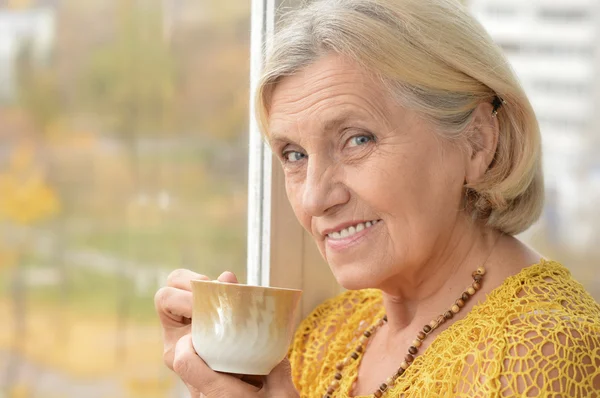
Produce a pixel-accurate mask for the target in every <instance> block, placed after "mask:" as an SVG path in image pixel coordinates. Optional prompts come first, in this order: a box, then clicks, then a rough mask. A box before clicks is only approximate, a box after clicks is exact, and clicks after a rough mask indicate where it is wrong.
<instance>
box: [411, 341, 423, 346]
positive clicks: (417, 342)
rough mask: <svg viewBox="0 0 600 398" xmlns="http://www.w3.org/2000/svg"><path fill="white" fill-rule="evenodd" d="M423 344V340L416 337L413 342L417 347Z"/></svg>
mask: <svg viewBox="0 0 600 398" xmlns="http://www.w3.org/2000/svg"><path fill="white" fill-rule="evenodd" d="M421 344H423V342H422V341H421V340H419V339H414V340H413V342H412V345H413V346H415V347H416V348H419V347H421Z"/></svg>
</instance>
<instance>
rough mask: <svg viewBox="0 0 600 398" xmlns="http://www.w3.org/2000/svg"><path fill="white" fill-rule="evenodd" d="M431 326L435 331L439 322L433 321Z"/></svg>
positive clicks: (430, 323)
mask: <svg viewBox="0 0 600 398" xmlns="http://www.w3.org/2000/svg"><path fill="white" fill-rule="evenodd" d="M429 326H431V328H432V329H435V327H436V326H437V322H436V321H434V320H432V321H431V322H429Z"/></svg>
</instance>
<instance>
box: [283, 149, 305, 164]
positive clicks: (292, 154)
mask: <svg viewBox="0 0 600 398" xmlns="http://www.w3.org/2000/svg"><path fill="white" fill-rule="evenodd" d="M305 157H306V155H305V154H303V153H301V152H298V151H289V152H286V153H284V154H283V158H284V159H285V160H286V161H288V162H290V163H294V162H297V161H299V160H302V159H304V158H305Z"/></svg>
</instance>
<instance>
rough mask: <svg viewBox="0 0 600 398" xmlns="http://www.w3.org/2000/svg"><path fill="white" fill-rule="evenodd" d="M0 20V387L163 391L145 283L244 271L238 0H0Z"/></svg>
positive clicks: (245, 65)
mask: <svg viewBox="0 0 600 398" xmlns="http://www.w3.org/2000/svg"><path fill="white" fill-rule="evenodd" d="M0 21H1V22H0V29H1V30H2V33H1V34H0V65H1V71H0V79H1V81H2V84H1V85H0V86H1V87H0V96H1V98H0V148H1V150H0V192H2V195H0V233H1V234H2V235H1V239H0V317H1V319H2V320H3V321H2V327H0V364H2V365H0V371H1V372H2V373H0V396H46V395H44V393H43V391H52V394H53V396H57V397H65V398H81V397H97V396H102V397H113V398H121V397H123V398H125V397H127V398H135V397H140V398H142V397H143V398H152V397H161V398H164V397H174V396H176V394H177V389H178V388H179V387H178V384H177V382H176V378H175V377H174V376H173V375H172V374H171V372H170V371H168V369H166V367H165V366H164V364H163V361H162V342H161V335H160V329H159V325H158V322H157V319H156V315H155V313H154V308H153V296H154V293H155V291H156V289H157V288H158V287H159V286H160V285H162V284H164V281H165V278H166V276H167V275H168V273H169V272H170V271H171V270H173V269H176V268H180V267H186V268H191V269H194V270H196V271H198V272H201V273H205V274H207V275H209V276H211V277H213V278H214V277H217V276H218V274H219V273H220V272H221V271H223V270H225V269H228V270H232V271H234V272H236V273H237V275H238V276H239V278H240V279H241V280H242V281H245V280H246V236H247V230H246V226H247V202H248V201H247V186H248V183H247V179H248V174H247V164H248V115H249V109H248V98H249V87H248V80H249V75H250V71H249V70H250V65H249V61H248V60H249V58H250V33H249V32H250V4H249V2H227V1H225V2H224V1H217V0H165V1H163V0H150V1H121V0H91V1H88V0H86V1H80V0H65V1H60V2H58V1H36V0H28V1H18V0H14V1H13V0H11V1H8V2H6V1H4V2H0ZM7 49H8V50H7ZM6 82H8V83H10V84H8V85H5V84H4V83H6ZM7 87H10V90H5V88H7ZM5 365H6V372H5ZM80 380H85V382H81V381H80Z"/></svg>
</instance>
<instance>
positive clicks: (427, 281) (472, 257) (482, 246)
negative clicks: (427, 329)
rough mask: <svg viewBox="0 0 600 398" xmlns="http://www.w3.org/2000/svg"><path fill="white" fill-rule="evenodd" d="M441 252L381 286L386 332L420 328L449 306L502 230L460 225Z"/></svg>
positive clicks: (392, 333)
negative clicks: (386, 319) (386, 320)
mask: <svg viewBox="0 0 600 398" xmlns="http://www.w3.org/2000/svg"><path fill="white" fill-rule="evenodd" d="M457 229H458V230H457V231H453V232H452V234H451V236H452V237H455V238H451V239H449V240H448V241H447V243H446V244H444V245H442V247H441V249H440V250H439V252H438V253H437V254H436V255H434V256H431V257H430V258H429V259H428V260H427V261H425V262H423V263H422V264H419V265H418V266H415V267H413V271H412V272H410V271H409V270H403V273H402V274H400V275H397V276H396V277H394V278H391V279H388V280H387V281H386V282H385V284H384V285H383V286H381V287H380V289H381V290H382V292H383V305H384V307H385V309H386V314H387V318H388V322H387V326H386V329H387V331H386V334H387V335H389V336H390V339H393V336H401V335H404V333H403V331H408V332H411V331H413V330H414V331H415V332H416V331H417V330H420V329H421V328H422V327H423V325H425V324H427V323H429V322H430V321H431V320H432V319H434V318H436V317H437V316H439V315H440V314H442V313H443V312H445V311H446V310H447V309H449V308H450V307H451V306H452V304H454V301H455V300H456V299H457V298H458V297H460V295H461V294H462V292H463V291H464V290H465V288H466V287H467V286H469V285H470V283H472V276H471V274H472V272H473V271H475V270H476V269H477V268H478V267H480V266H482V265H484V263H485V262H486V260H488V258H489V257H490V256H491V254H492V252H493V249H494V246H495V244H496V243H497V242H498V240H499V238H500V237H501V233H500V232H498V231H495V230H491V229H489V228H485V227H483V226H479V225H473V224H471V226H470V227H459V228H457Z"/></svg>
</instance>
